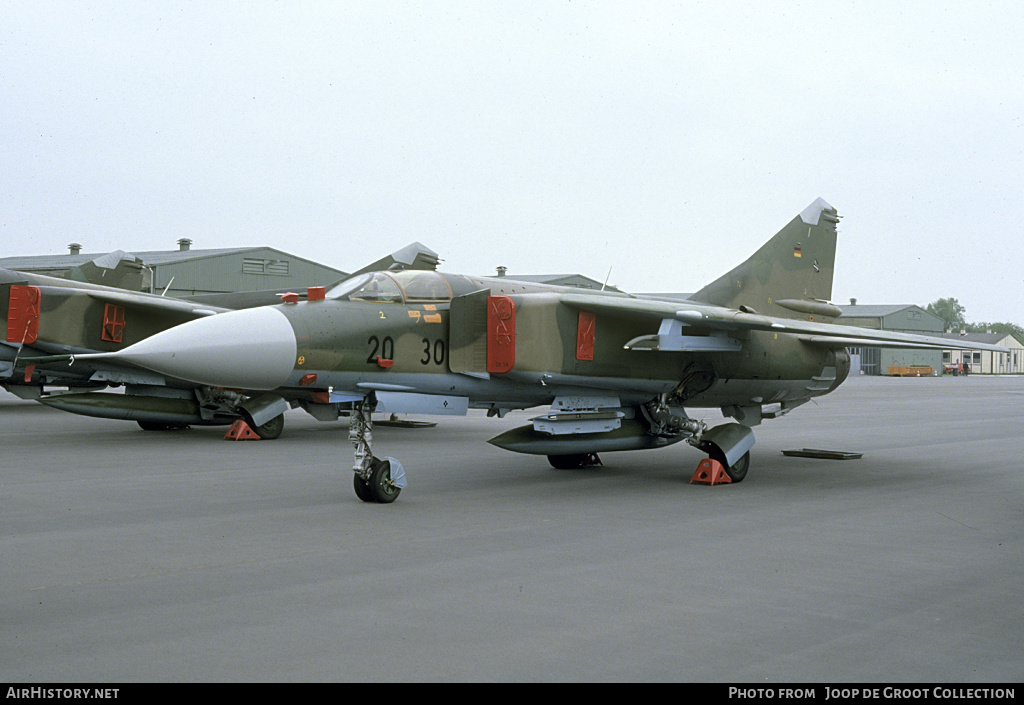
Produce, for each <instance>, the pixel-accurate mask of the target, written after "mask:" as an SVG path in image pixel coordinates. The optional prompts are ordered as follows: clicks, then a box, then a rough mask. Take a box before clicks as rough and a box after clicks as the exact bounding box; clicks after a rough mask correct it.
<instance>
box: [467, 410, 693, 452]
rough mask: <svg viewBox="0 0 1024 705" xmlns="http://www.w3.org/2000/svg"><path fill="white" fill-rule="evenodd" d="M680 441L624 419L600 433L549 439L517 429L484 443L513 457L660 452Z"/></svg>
mask: <svg viewBox="0 0 1024 705" xmlns="http://www.w3.org/2000/svg"><path fill="white" fill-rule="evenodd" d="M681 440H683V436H676V437H673V438H664V437H662V436H655V435H652V434H650V433H648V431H647V429H646V428H645V427H644V425H643V424H642V423H640V422H639V421H636V420H635V419H624V420H623V421H622V425H621V426H620V427H619V428H617V429H615V430H613V431H607V432H602V433H573V434H566V435H552V434H549V433H542V432H540V431H537V430H535V429H534V427H533V426H519V427H518V428H513V429H512V430H511V431H505V433H502V434H500V435H497V436H495V437H494V438H492V439H490V440H489V441H487V442H488V443H490V444H492V445H496V446H498V447H499V448H503V449H504V450H510V451H512V452H514V453H528V454H530V455H575V454H577V453H605V452H612V451H616V450H642V449H645V448H662V447H664V446H668V445H672V444H673V443H678V442H679V441H681Z"/></svg>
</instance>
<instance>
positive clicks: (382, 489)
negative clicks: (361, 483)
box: [357, 460, 402, 504]
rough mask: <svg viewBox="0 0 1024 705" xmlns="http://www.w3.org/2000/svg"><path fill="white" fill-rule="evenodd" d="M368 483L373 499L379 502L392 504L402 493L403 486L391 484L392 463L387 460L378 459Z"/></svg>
mask: <svg viewBox="0 0 1024 705" xmlns="http://www.w3.org/2000/svg"><path fill="white" fill-rule="evenodd" d="M357 477H358V476H357ZM367 484H368V485H369V490H370V493H371V495H372V496H373V501H374V502H377V503H378V504H391V503H392V502H394V501H395V500H396V499H398V495H399V494H401V493H402V488H401V487H395V486H394V485H393V484H391V463H390V462H389V461H387V460H377V461H376V467H374V468H373V472H372V473H371V474H370V481H369V483H367Z"/></svg>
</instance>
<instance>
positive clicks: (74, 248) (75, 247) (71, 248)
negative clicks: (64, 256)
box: [68, 242, 82, 255]
mask: <svg viewBox="0 0 1024 705" xmlns="http://www.w3.org/2000/svg"><path fill="white" fill-rule="evenodd" d="M68 252H70V253H71V254H73V255H77V254H80V253H81V252H82V246H81V245H79V244H78V243H77V242H72V243H71V244H70V245H68Z"/></svg>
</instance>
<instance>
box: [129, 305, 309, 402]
mask: <svg viewBox="0 0 1024 705" xmlns="http://www.w3.org/2000/svg"><path fill="white" fill-rule="evenodd" d="M296 350H297V344H296V341H295V331H294V330H293V329H292V325H291V323H289V321H288V319H287V318H286V317H285V315H284V314H283V313H281V312H280V311H278V310H277V309H275V308H271V307H261V308H250V309H242V310H241V311H228V312H227V313H219V314H216V315H213V316H209V317H207V318H199V319H196V320H194V321H189V322H188V323H182V324H181V325H179V326H175V327H174V328H168V329H167V330H165V331H161V332H159V333H157V334H156V335H153V336H150V337H149V338H146V339H145V340H140V341H139V342H138V343H135V344H134V345H130V346H128V347H127V348H125V349H123V350H122V351H120V352H119V353H117V355H116V357H117V358H118V359H121V360H125V361H126V362H130V363H132V364H135V365H138V366H139V367H144V368H146V369H148V370H152V371H154V372H159V373H160V374H164V375H168V376H170V377H177V378H178V379H184V380H187V381H189V382H197V383H199V384H209V385H211V386H216V387H235V388H239V389H276V388H277V387H280V386H281V385H283V384H284V383H285V382H286V381H287V380H288V377H289V375H290V374H291V372H292V369H293V366H294V364H295V356H296Z"/></svg>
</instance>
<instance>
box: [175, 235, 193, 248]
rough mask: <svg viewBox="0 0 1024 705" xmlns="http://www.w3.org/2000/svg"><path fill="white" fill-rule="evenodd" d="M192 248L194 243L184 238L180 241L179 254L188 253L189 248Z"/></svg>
mask: <svg viewBox="0 0 1024 705" xmlns="http://www.w3.org/2000/svg"><path fill="white" fill-rule="evenodd" d="M191 246H192V241H191V240H189V239H188V238H187V237H183V238H181V239H180V240H178V251H179V252H188V248H189V247H191Z"/></svg>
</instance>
